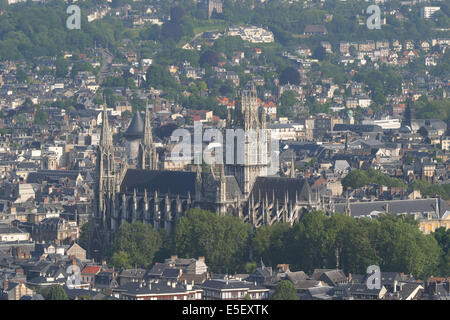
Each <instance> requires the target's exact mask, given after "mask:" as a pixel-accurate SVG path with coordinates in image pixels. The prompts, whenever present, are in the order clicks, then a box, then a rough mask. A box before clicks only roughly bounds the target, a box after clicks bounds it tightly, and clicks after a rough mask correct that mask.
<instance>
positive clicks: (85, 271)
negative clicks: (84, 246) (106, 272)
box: [81, 266, 102, 274]
mask: <svg viewBox="0 0 450 320" xmlns="http://www.w3.org/2000/svg"><path fill="white" fill-rule="evenodd" d="M100 270H102V266H86V267H85V268H84V269H83V271H81V273H83V274H98V273H99V272H100Z"/></svg>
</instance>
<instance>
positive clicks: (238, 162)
mask: <svg viewBox="0 0 450 320" xmlns="http://www.w3.org/2000/svg"><path fill="white" fill-rule="evenodd" d="M227 129H234V133H235V137H237V138H239V133H238V132H239V130H240V129H241V132H242V131H243V134H244V136H245V137H244V139H243V140H244V146H243V147H239V142H238V141H237V139H236V138H235V140H234V143H233V148H234V163H226V166H225V171H226V175H233V176H235V177H236V180H237V182H238V184H239V187H240V189H241V191H242V194H243V196H244V197H245V198H246V197H247V196H248V195H249V194H250V191H251V189H252V187H253V184H254V182H255V179H256V177H258V176H267V175H268V168H269V159H270V149H271V148H270V142H271V137H270V134H269V133H268V131H267V130H266V114H265V112H264V108H261V110H260V108H259V105H258V97H257V92H256V88H255V85H254V84H253V83H252V84H251V85H250V86H248V87H247V88H246V89H244V90H242V91H241V93H240V96H239V97H238V99H237V101H236V109H235V110H234V112H233V114H231V113H230V114H229V116H228V121H227ZM227 143H228V141H227ZM242 153H243V155H242ZM225 160H226V162H228V161H227V159H225ZM242 160H243V161H242Z"/></svg>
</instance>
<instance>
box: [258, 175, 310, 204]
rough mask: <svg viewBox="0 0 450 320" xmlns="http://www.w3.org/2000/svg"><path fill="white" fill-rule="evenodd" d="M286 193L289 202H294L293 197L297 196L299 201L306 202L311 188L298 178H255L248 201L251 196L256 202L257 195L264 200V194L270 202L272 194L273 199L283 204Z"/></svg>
mask: <svg viewBox="0 0 450 320" xmlns="http://www.w3.org/2000/svg"><path fill="white" fill-rule="evenodd" d="M286 192H287V193H288V195H289V199H290V200H291V201H295V196H296V194H298V200H299V201H305V202H307V201H308V200H309V195H310V194H311V188H310V186H309V183H308V181H306V180H305V179H298V178H286V177H257V178H256V181H255V183H254V185H253V188H252V191H251V193H250V199H251V197H252V196H253V197H254V201H255V202H258V201H259V200H260V199H259V195H260V194H261V197H262V198H264V197H265V196H266V193H267V195H268V198H269V201H270V200H272V197H273V193H275V198H276V199H278V201H280V202H281V203H284V199H285V196H286Z"/></svg>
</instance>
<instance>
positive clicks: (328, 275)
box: [311, 269, 348, 287]
mask: <svg viewBox="0 0 450 320" xmlns="http://www.w3.org/2000/svg"><path fill="white" fill-rule="evenodd" d="M311 279H313V280H317V281H322V282H324V283H326V284H328V285H329V286H332V287H335V286H337V285H343V284H346V283H347V282H348V279H347V277H346V276H345V274H344V271H342V270H336V269H315V270H314V272H313V274H312V275H311Z"/></svg>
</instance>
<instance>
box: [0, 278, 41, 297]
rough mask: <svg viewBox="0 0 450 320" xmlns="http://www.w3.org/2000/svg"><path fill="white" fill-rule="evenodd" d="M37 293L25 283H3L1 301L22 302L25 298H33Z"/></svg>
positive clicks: (0, 294)
mask: <svg viewBox="0 0 450 320" xmlns="http://www.w3.org/2000/svg"><path fill="white" fill-rule="evenodd" d="M34 294H35V292H34V291H33V290H32V289H30V288H29V287H27V286H26V285H25V283H23V282H21V283H16V282H12V281H7V280H6V281H3V283H2V288H1V290H0V300H21V299H22V297H24V296H33V295H34Z"/></svg>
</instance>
